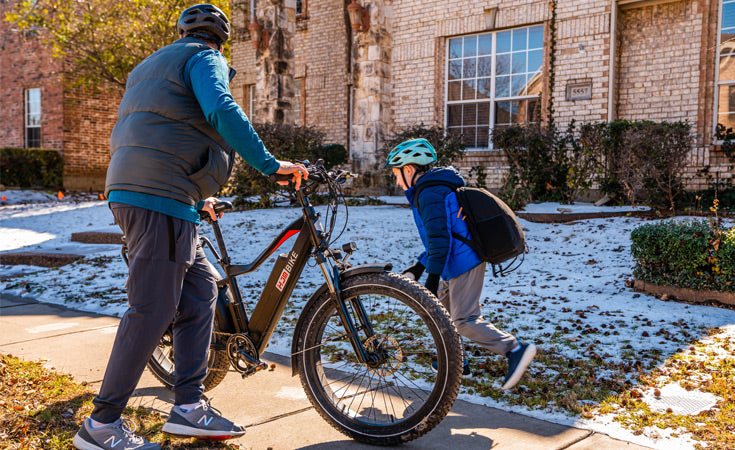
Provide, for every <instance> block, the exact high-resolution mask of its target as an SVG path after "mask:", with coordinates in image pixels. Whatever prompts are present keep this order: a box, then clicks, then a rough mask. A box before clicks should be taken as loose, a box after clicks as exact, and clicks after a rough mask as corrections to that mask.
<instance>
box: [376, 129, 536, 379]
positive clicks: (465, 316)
mask: <svg viewBox="0 0 735 450" xmlns="http://www.w3.org/2000/svg"><path fill="white" fill-rule="evenodd" d="M435 162H436V151H435V150H434V147H432V146H431V144H430V143H429V142H428V141H427V140H426V139H411V140H408V141H406V142H403V143H402V144H400V145H398V146H397V147H395V148H394V149H393V150H391V152H390V154H388V158H387V159H386V162H385V167H390V168H391V169H392V170H393V174H394V175H395V177H396V184H398V186H400V187H401V188H402V189H403V190H404V191H405V194H406V198H408V202H409V204H410V205H411V208H412V210H413V217H414V221H415V222H416V227H417V228H418V231H419V236H420V237H421V241H422V242H423V244H424V247H425V249H426V251H424V252H423V253H422V254H421V255H420V256H419V260H418V261H417V262H416V263H415V264H414V265H412V266H411V267H409V268H408V269H406V270H405V271H404V272H403V275H404V276H407V277H409V278H411V279H414V280H418V279H419V278H420V277H421V275H422V273H423V272H424V271H426V272H427V274H428V276H427V279H426V283H425V286H426V288H427V289H429V290H430V291H431V292H432V293H433V294H434V295H436V296H437V297H438V298H439V301H441V303H442V305H444V307H445V308H446V309H447V311H449V314H450V316H451V317H452V321H453V322H454V325H455V327H456V328H457V331H458V332H459V334H460V335H462V336H464V337H466V338H467V339H469V340H471V341H474V342H476V343H477V344H479V345H481V346H482V347H484V348H486V349H488V350H490V351H491V352H493V353H497V354H500V355H505V356H506V358H508V373H507V374H506V376H505V380H504V381H503V386H502V389H505V390H508V389H512V388H513V387H514V386H515V385H516V384H517V383H518V381H519V380H520V379H521V376H523V373H524V372H525V371H526V368H527V367H528V365H529V364H530V363H531V360H532V359H533V357H534V356H535V355H536V347H535V346H534V345H533V344H525V343H522V342H520V341H518V339H516V338H515V337H514V336H513V335H511V334H508V333H506V332H504V331H501V330H499V329H497V328H495V327H494V326H493V325H492V324H491V323H489V322H487V321H486V320H485V319H484V318H483V317H482V312H481V310H480V295H481V294H482V285H483V281H484V276H485V263H484V262H483V261H482V260H481V259H480V258H479V257H478V256H477V254H476V253H475V252H474V251H473V250H472V249H471V248H470V247H469V246H468V245H466V244H464V243H462V242H460V241H459V240H456V239H454V238H453V237H452V232H454V233H457V234H459V235H460V236H463V237H465V238H467V239H470V234H469V230H468V229H467V225H466V224H465V223H464V222H463V220H462V219H461V218H460V215H459V212H460V211H459V204H458V202H457V198H456V196H454V195H449V194H451V193H452V192H453V189H452V188H451V187H450V186H448V185H447V184H450V185H453V186H454V187H455V188H458V187H462V186H464V185H465V183H464V180H463V179H462V176H461V175H460V174H459V173H458V172H457V171H456V170H454V169H453V168H451V167H435V168H431V165H432V164H434V163H435ZM417 192H418V198H414V197H415V196H416V193H417ZM435 365H436V363H433V364H432V368H434V369H435V370H436V367H435ZM469 373H470V370H469V364H468V362H467V360H465V363H464V374H465V375H469Z"/></svg>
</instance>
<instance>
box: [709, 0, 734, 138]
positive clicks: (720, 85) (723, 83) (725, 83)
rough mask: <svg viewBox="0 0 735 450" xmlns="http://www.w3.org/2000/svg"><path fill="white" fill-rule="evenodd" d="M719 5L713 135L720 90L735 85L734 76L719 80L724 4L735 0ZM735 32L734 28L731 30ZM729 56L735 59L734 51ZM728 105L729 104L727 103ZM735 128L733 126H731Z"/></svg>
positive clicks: (718, 107)
mask: <svg viewBox="0 0 735 450" xmlns="http://www.w3.org/2000/svg"><path fill="white" fill-rule="evenodd" d="M718 3H719V7H718V11H717V38H716V39H717V45H716V46H715V92H714V99H713V105H712V107H713V109H712V112H713V114H712V115H713V120H712V135H713V136H714V135H715V133H716V130H717V125H718V124H719V123H720V121H719V117H720V90H721V89H725V88H729V89H733V88H734V87H735V78H733V79H732V80H720V59H721V51H722V49H721V46H722V28H723V27H722V26H723V25H724V23H723V22H724V18H725V4H726V3H727V4H735V0H719V1H718ZM733 34H735V30H733ZM729 58H734V59H735V52H733V53H730V56H729ZM728 106H729V105H728ZM728 114H732V115H733V116H735V111H728ZM733 128H735V127H733ZM714 143H715V144H718V145H719V144H722V140H719V139H714Z"/></svg>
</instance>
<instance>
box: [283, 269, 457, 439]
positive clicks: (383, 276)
mask: <svg viewBox="0 0 735 450" xmlns="http://www.w3.org/2000/svg"><path fill="white" fill-rule="evenodd" d="M341 290H342V295H343V298H345V299H347V298H350V297H353V296H356V295H369V294H373V295H388V296H391V297H392V299H395V300H398V301H399V302H401V303H402V304H403V305H405V306H407V307H408V308H410V309H411V312H412V313H414V314H417V315H418V316H420V318H421V319H422V320H423V322H424V324H425V326H426V328H428V329H429V331H430V335H431V336H432V339H433V342H432V343H433V344H434V345H435V347H436V352H437V357H438V360H440V361H439V371H438V373H437V375H436V376H437V381H436V383H435V384H434V386H433V390H432V391H431V393H430V395H429V396H428V397H429V398H428V400H427V401H426V403H425V404H424V405H423V406H421V407H420V408H419V411H417V412H416V413H415V414H413V415H411V416H410V417H409V418H408V419H404V420H402V421H401V422H399V423H398V424H391V425H367V424H360V423H356V421H354V420H351V419H350V417H349V415H348V414H346V413H344V412H343V410H340V408H339V407H337V406H336V405H335V404H334V403H332V402H331V400H330V399H329V394H327V393H326V391H325V390H324V387H323V383H322V382H321V380H320V375H319V373H318V369H317V366H321V365H320V364H317V361H315V358H318V361H321V357H319V356H318V354H319V353H320V351H319V350H318V349H317V350H314V349H313V347H314V346H315V345H317V346H318V345H320V339H321V335H322V334H323V332H324V329H325V327H326V326H327V322H328V321H329V319H330V318H331V317H333V313H332V312H330V311H335V306H334V303H333V302H332V300H331V299H330V297H329V293H328V292H326V293H324V294H323V295H322V296H321V297H319V298H316V299H315V301H313V302H311V303H310V306H307V309H305V310H304V311H303V313H302V314H303V315H304V317H303V318H302V319H303V325H302V326H301V327H300V329H299V330H296V332H297V333H298V334H297V336H298V347H297V349H298V350H297V351H299V352H300V356H299V358H298V360H297V361H298V363H297V364H298V367H297V371H298V373H299V377H300V379H301V384H302V385H303V387H304V390H305V391H306V394H307V396H308V398H309V400H310V401H311V403H312V405H313V406H314V408H315V409H316V410H317V412H318V413H319V415H320V416H322V418H323V419H324V420H326V421H327V422H328V423H329V424H330V425H331V426H332V427H334V428H335V429H337V430H338V431H340V432H341V433H343V434H345V435H347V436H349V437H351V438H352V439H355V440H357V441H360V442H364V443H367V444H372V445H396V444H400V443H404V442H408V441H411V440H413V439H416V438H418V437H420V436H423V435H424V434H426V433H427V432H429V431H430V430H431V429H433V428H434V427H435V426H436V425H438V424H439V423H440V422H441V421H442V419H444V417H445V416H446V415H447V413H448V412H449V410H450V409H451V407H452V405H453V404H454V401H455V399H456V398H457V393H458V392H459V388H460V385H461V383H462V362H463V358H464V352H463V347H462V341H461V338H460V336H459V334H458V333H457V331H456V329H455V327H454V325H453V324H452V321H451V319H450V317H449V314H448V313H447V311H446V309H444V307H443V306H441V304H440V303H439V302H438V301H437V299H436V297H435V296H433V295H432V294H431V292H429V290H427V289H426V288H425V287H423V286H422V285H420V284H418V283H416V282H415V281H411V280H408V279H407V278H405V277H402V276H399V275H397V274H394V273H388V272H381V273H370V274H362V275H356V276H353V277H350V278H347V279H346V280H344V281H342V283H341ZM368 316H370V314H369V313H368ZM373 320H374V319H373V318H371V322H372V321H373ZM310 349H311V350H310ZM350 352H352V349H351V347H350ZM441 360H443V361H441ZM404 361H405V359H404ZM363 367H364V366H363ZM368 370H369V369H368ZM370 382H372V381H370ZM353 384H354V383H353ZM361 386H362V381H361V382H360V386H358V389H359V388H360V387H361ZM378 386H380V383H378ZM329 390H330V391H331V388H329ZM396 390H398V389H396ZM384 397H385V393H384ZM348 409H349V408H348ZM368 417H369V414H368Z"/></svg>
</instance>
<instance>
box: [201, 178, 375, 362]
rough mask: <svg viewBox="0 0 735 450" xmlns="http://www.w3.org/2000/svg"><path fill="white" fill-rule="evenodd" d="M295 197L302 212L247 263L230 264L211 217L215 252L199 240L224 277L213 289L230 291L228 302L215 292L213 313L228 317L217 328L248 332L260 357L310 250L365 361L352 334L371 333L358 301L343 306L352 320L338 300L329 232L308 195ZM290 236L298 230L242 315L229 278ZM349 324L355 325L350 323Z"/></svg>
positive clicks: (361, 352) (360, 351) (365, 355)
mask: <svg viewBox="0 0 735 450" xmlns="http://www.w3.org/2000/svg"><path fill="white" fill-rule="evenodd" d="M296 196H297V199H298V200H299V203H300V204H301V207H302V211H303V216H302V217H300V218H299V219H297V220H295V221H293V222H292V223H291V224H290V225H288V226H287V227H286V228H285V229H283V230H282V231H281V233H280V234H279V235H278V236H277V237H276V238H275V239H273V241H272V242H271V243H270V244H269V245H268V246H267V247H266V248H265V250H263V251H262V252H261V253H260V255H258V256H257V257H256V258H255V260H254V261H253V262H251V263H250V264H246V265H239V264H232V262H231V261H230V256H229V253H228V251H227V246H226V245H225V241H224V238H223V236H222V230H221V228H220V226H219V223H218V222H217V221H214V222H212V229H213V231H214V236H215V239H216V240H217V246H218V247H219V253H218V252H217V250H216V249H215V248H214V246H213V245H212V242H211V241H210V240H209V239H208V238H206V237H202V238H201V239H202V242H203V243H204V244H205V245H206V246H207V247H208V248H209V249H210V250H211V251H212V253H213V254H214V256H215V258H216V259H217V262H218V263H219V265H220V266H221V267H222V269H223V270H224V272H225V277H224V278H223V279H222V280H220V281H219V282H218V285H219V287H220V288H225V287H229V289H230V292H231V293H232V299H231V300H230V299H228V298H227V296H226V295H220V296H219V299H218V302H219V303H220V304H219V305H218V311H220V312H221V313H224V314H226V315H229V316H230V317H231V318H232V321H231V324H230V325H231V326H232V329H231V330H222V331H224V332H231V333H247V334H249V336H250V338H251V339H252V341H253V343H254V344H255V347H256V349H257V351H258V355H261V354H262V353H263V351H265V349H266V347H267V346H268V341H269V340H270V338H271V335H272V334H273V331H274V329H275V327H276V324H277V323H278V320H279V319H280V317H281V314H282V313H283V309H284V308H285V306H286V303H287V302H288V299H289V297H290V296H291V293H292V291H293V289H294V286H295V285H296V281H297V280H298V279H299V278H300V277H301V273H302V272H303V270H304V267H305V266H306V261H307V260H308V258H309V257H310V256H312V254H313V255H314V257H315V259H316V262H317V265H318V266H319V268H320V269H321V271H322V274H323V275H324V279H325V281H326V285H327V288H328V290H329V292H330V295H331V297H332V299H333V300H334V301H335V302H336V304H337V306H338V307H337V311H338V313H339V316H340V319H341V320H342V323H343V324H344V325H345V331H346V332H348V334H349V335H350V340H351V343H352V346H353V348H354V350H355V353H356V354H357V355H358V358H360V359H361V361H362V362H369V361H370V360H371V359H372V358H371V357H370V355H369V352H368V351H366V350H365V349H364V348H363V346H362V344H361V343H360V339H359V337H358V331H360V330H364V331H365V333H366V337H371V336H372V335H373V332H372V327H371V326H370V322H369V320H368V318H367V313H366V312H365V309H364V308H363V306H362V302H361V301H360V300H359V299H351V300H350V302H349V304H350V306H351V309H352V311H353V314H354V315H355V319H357V320H353V318H352V317H351V314H350V313H349V311H348V306H347V303H346V302H344V301H343V300H342V298H341V295H340V289H339V279H340V275H341V273H342V268H341V267H340V265H335V266H334V269H333V270H332V271H331V273H330V269H329V266H328V265H327V255H328V254H329V253H330V250H329V249H328V248H327V246H328V245H329V243H328V242H327V239H328V237H329V236H328V235H326V234H325V233H324V230H323V228H322V226H321V223H320V222H319V214H318V213H317V212H316V211H315V210H314V208H313V207H312V206H311V205H310V203H309V200H308V198H307V197H306V196H305V195H303V193H302V192H301V191H297V192H296ZM295 234H298V238H297V239H296V242H294V245H293V247H292V248H291V251H289V252H288V253H282V254H280V255H279V256H278V258H277V259H276V264H275V266H274V267H273V270H272V271H271V274H270V276H269V277H268V281H267V282H266V284H265V287H264V288H263V292H262V293H261V295H260V299H259V300H258V302H257V303H256V305H255V308H254V309H253V312H252V315H251V316H250V318H248V314H247V311H246V309H245V305H244V304H243V301H242V295H241V293H240V287H239V286H238V284H237V280H236V279H235V278H236V277H237V276H238V275H242V274H246V273H250V272H253V271H254V270H256V269H257V268H258V267H260V266H261V265H262V264H263V263H264V262H265V261H266V260H267V259H268V257H269V256H270V255H272V254H273V253H274V252H275V251H276V250H277V249H278V248H279V247H280V246H281V245H282V244H283V243H284V242H285V241H286V240H288V239H289V238H290V237H292V236H293V235H295ZM313 250H314V251H313ZM312 251H313V252H312ZM222 302H226V304H225V305H222ZM221 308H222V309H221ZM223 322H224V323H228V321H220V323H223ZM355 322H357V323H358V324H357V325H356V324H355Z"/></svg>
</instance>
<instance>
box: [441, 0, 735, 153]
mask: <svg viewBox="0 0 735 450" xmlns="http://www.w3.org/2000/svg"><path fill="white" fill-rule="evenodd" d="M720 1H723V0H720ZM535 26H543V25H542V24H532V25H525V26H522V27H517V28H511V29H507V30H498V31H490V32H481V33H473V34H467V35H462V36H452V37H448V38H447V39H446V41H445V49H446V50H445V53H446V54H445V58H444V130H445V132H447V133H448V132H449V131H448V125H449V124H448V120H449V106H450V103H449V59H450V57H449V52H450V50H449V45H450V44H449V41H450V40H452V39H456V38H464V37H470V36H480V35H485V34H491V35H492V42H493V43H492V53H491V57H492V71H491V76H490V95H489V97H488V98H487V99H482V100H480V99H473V100H453V101H452V102H451V104H452V105H460V104H466V103H472V104H475V103H485V102H487V103H488V104H489V105H490V118H489V120H490V123H489V124H488V146H487V147H475V148H467V149H466V150H465V151H468V152H487V151H498V149H496V148H494V147H493V142H492V131H493V129H494V127H495V107H494V106H495V104H496V103H497V102H498V101H501V102H509V101H514V100H527V99H534V98H538V99H539V101H541V95H526V96H512V97H501V98H500V100H498V97H496V96H495V81H496V78H497V76H496V73H495V71H496V69H497V36H498V33H500V32H503V31H512V30H517V29H518V30H520V29H523V28H531V27H535ZM463 50H464V49H463ZM533 50H537V49H536V48H534V49H533ZM541 50H542V63H541V69H540V70H541V71H542V72H543V67H544V66H543V56H544V55H543V51H544V47H543V45H542V46H541ZM525 51H526V53H528V51H529V49H528V48H526V50H525ZM512 53H513V52H512V50H511V54H512ZM475 58H477V56H475ZM459 59H460V60H462V59H465V58H464V57H461V58H459ZM463 70H464V65H463ZM526 73H529V72H526ZM478 79H479V78H478V77H477V76H475V80H478Z"/></svg>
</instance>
